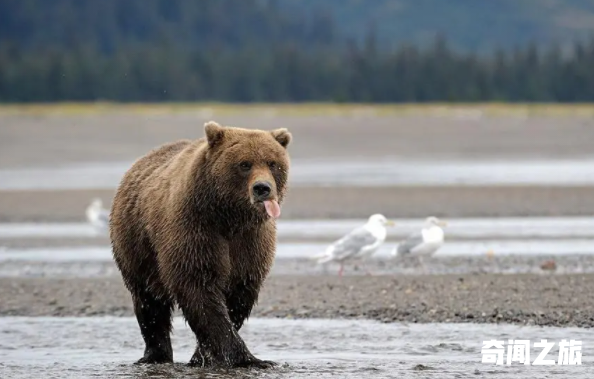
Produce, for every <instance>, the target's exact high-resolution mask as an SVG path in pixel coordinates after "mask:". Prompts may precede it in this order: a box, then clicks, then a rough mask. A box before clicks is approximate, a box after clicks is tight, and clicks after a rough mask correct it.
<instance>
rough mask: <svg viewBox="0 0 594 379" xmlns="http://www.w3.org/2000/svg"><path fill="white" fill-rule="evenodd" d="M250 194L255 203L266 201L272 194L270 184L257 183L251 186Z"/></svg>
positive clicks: (265, 182) (264, 182)
mask: <svg viewBox="0 0 594 379" xmlns="http://www.w3.org/2000/svg"><path fill="white" fill-rule="evenodd" d="M252 193H253V196H254V200H256V201H265V200H268V199H269V198H270V194H271V193H272V184H270V182H267V181H257V182H256V183H254V185H253V186H252Z"/></svg>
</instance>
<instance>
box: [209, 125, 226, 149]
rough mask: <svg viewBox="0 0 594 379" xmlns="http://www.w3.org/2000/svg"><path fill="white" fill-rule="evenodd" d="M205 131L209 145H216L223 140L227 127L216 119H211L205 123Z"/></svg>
mask: <svg viewBox="0 0 594 379" xmlns="http://www.w3.org/2000/svg"><path fill="white" fill-rule="evenodd" d="M204 132H205V133H206V140H207V141H208V145H209V146H210V147H214V146H216V145H218V144H219V143H221V141H223V136H224V135H225V128H224V127H223V126H221V125H220V124H219V123H217V122H215V121H209V122H207V123H205V124H204Z"/></svg>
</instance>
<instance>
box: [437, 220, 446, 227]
mask: <svg viewBox="0 0 594 379" xmlns="http://www.w3.org/2000/svg"><path fill="white" fill-rule="evenodd" d="M437 224H438V225H439V226H448V223H447V222H446V221H443V220H440V221H439V222H438V223H437Z"/></svg>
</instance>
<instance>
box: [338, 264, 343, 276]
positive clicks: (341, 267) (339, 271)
mask: <svg viewBox="0 0 594 379" xmlns="http://www.w3.org/2000/svg"><path fill="white" fill-rule="evenodd" d="M343 269H344V263H342V262H340V268H339V269H338V276H340V277H341V276H342V271H343Z"/></svg>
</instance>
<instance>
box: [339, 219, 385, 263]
mask: <svg viewBox="0 0 594 379" xmlns="http://www.w3.org/2000/svg"><path fill="white" fill-rule="evenodd" d="M376 242H377V238H375V237H374V236H373V234H371V232H370V231H369V230H367V229H366V228H364V227H362V226H361V227H359V228H357V229H355V230H353V231H352V232H350V233H349V234H347V235H346V236H344V237H342V238H341V239H339V240H338V241H336V242H335V243H333V244H332V245H331V248H332V259H333V260H338V261H340V260H345V259H348V258H351V257H353V256H355V255H357V254H358V253H359V252H360V251H361V250H362V249H363V248H364V247H366V246H370V245H373V244H374V243H376Z"/></svg>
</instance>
